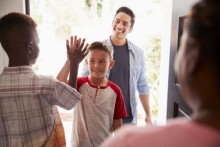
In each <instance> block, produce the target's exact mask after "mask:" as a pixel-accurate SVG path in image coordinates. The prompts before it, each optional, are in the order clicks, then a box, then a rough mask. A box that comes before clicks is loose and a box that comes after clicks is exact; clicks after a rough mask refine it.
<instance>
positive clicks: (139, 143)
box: [101, 118, 220, 147]
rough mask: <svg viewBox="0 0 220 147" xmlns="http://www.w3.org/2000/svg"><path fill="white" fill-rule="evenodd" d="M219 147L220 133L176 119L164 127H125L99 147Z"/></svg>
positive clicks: (188, 121)
mask: <svg viewBox="0 0 220 147" xmlns="http://www.w3.org/2000/svg"><path fill="white" fill-rule="evenodd" d="M117 146H118V147H220V132H219V131H217V130H215V129H213V128H210V127H207V126H204V125H201V124H197V123H195V122H193V121H191V120H186V119H182V118H178V119H175V120H171V121H170V122H169V123H168V125H166V126H160V127H158V126H152V127H144V128H143V127H140V128H137V127H134V126H126V127H123V128H122V129H119V131H117V132H116V134H115V137H114V138H113V137H110V138H108V139H107V140H106V141H105V143H104V144H102V146H101V147H117Z"/></svg>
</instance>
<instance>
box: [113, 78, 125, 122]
mask: <svg viewBox="0 0 220 147" xmlns="http://www.w3.org/2000/svg"><path fill="white" fill-rule="evenodd" d="M109 85H110V86H111V88H112V89H113V90H114V91H115V93H116V95H117V97H116V102H115V110H114V119H120V118H124V117H127V111H126V108H125V103H124V97H123V94H122V92H121V89H120V88H119V87H118V86H117V85H116V84H114V83H113V82H111V81H109Z"/></svg>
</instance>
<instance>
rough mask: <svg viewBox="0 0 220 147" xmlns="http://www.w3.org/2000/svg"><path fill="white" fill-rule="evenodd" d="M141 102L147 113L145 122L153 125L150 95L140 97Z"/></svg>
mask: <svg viewBox="0 0 220 147" xmlns="http://www.w3.org/2000/svg"><path fill="white" fill-rule="evenodd" d="M139 97H140V101H141V103H142V106H143V109H144V111H145V115H146V117H145V122H146V123H147V124H150V125H152V119H151V112H150V102H149V95H148V94H143V95H139Z"/></svg>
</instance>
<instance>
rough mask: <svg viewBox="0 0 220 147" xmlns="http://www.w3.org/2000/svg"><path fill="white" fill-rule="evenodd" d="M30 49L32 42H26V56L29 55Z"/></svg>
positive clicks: (31, 48)
mask: <svg viewBox="0 0 220 147" xmlns="http://www.w3.org/2000/svg"><path fill="white" fill-rule="evenodd" d="M32 50H33V44H32V42H28V43H27V47H26V51H27V55H28V56H30V55H31V54H32Z"/></svg>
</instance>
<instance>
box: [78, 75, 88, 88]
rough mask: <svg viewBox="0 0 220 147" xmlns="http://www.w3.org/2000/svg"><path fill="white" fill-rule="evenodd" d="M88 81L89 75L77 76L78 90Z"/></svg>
mask: <svg viewBox="0 0 220 147" xmlns="http://www.w3.org/2000/svg"><path fill="white" fill-rule="evenodd" d="M87 81H88V77H78V78H77V91H79V88H80V87H81V86H82V85H83V84H84V83H85V82H87Z"/></svg>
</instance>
